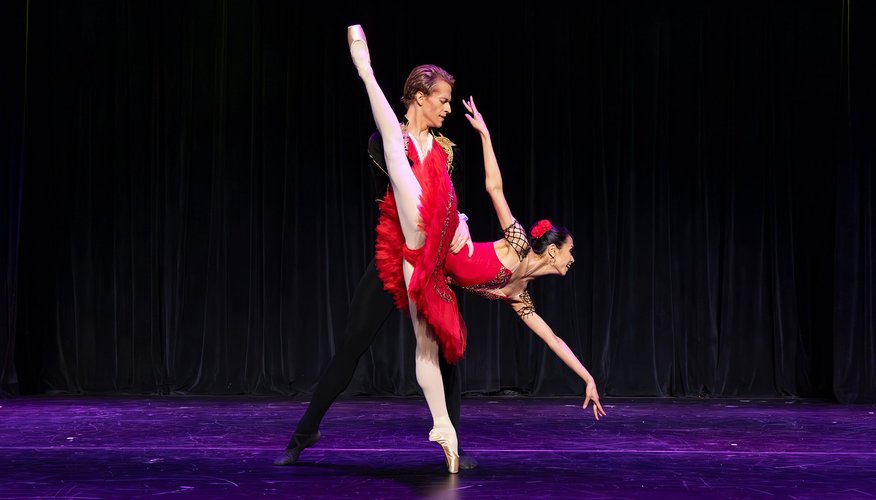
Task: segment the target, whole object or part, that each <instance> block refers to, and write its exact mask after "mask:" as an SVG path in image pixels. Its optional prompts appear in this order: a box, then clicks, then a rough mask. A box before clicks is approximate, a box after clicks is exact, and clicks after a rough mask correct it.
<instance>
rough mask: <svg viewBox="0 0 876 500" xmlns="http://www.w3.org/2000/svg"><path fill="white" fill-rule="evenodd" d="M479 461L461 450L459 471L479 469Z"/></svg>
mask: <svg viewBox="0 0 876 500" xmlns="http://www.w3.org/2000/svg"><path fill="white" fill-rule="evenodd" d="M477 466H478V461H477V460H475V458H474V457H473V456H471V455H469V454H468V453H466V452H464V451H462V448H460V449H459V470H472V469H475V468H477Z"/></svg>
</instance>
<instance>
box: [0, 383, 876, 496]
mask: <svg viewBox="0 0 876 500" xmlns="http://www.w3.org/2000/svg"><path fill="white" fill-rule="evenodd" d="M581 402H582V400H580V399H565V398H562V399H519V398H517V399H510V398H488V397H478V398H464V399H463V401H462V413H463V415H462V424H461V429H460V442H461V444H462V446H463V448H465V449H466V450H467V452H469V453H470V454H471V455H473V456H474V457H475V458H476V459H477V460H478V462H479V464H480V465H479V467H478V468H477V469H474V470H470V471H460V473H459V474H458V475H450V474H447V472H446V468H445V467H444V456H443V455H442V453H441V450H440V448H439V447H438V446H437V445H435V444H433V443H430V442H429V441H428V440H427V434H428V431H429V427H430V418H429V413H428V410H427V408H426V403H425V401H424V400H422V399H346V400H342V401H339V402H337V403H336V404H335V406H333V407H332V409H331V410H330V411H329V413H328V415H327V416H326V419H325V421H324V422H323V426H322V429H321V431H322V440H321V441H320V442H319V443H317V444H316V445H315V446H314V447H313V448H310V449H308V450H306V451H305V452H304V453H302V455H301V459H300V461H299V463H298V464H297V465H295V466H291V467H276V466H273V465H272V464H271V462H272V460H273V459H274V457H276V456H278V455H279V454H280V453H281V452H282V450H283V448H284V447H285V445H286V443H287V441H288V439H289V435H290V433H291V431H292V429H293V426H294V424H295V422H297V420H298V417H299V416H300V415H301V414H302V413H303V412H304V409H305V408H306V404H307V402H306V401H285V400H282V399H278V398H255V397H245V396H237V397H193V396H174V397H145V396H144V397H122V396H118V397H94V396H81V397H76V396H39V397H32V396H31V397H20V398H15V399H7V400H0V456H2V461H0V497H2V498H47V497H50V498H72V497H76V498H80V499H82V498H136V497H156V496H164V495H171V497H173V498H180V497H186V498H205V497H206V498H229V497H231V498H235V497H273V498H362V499H365V498H368V499H370V498H425V497H430V498H515V499H516V498H551V499H553V498H655V497H663V498H768V497H778V498H824V497H827V498H872V497H874V496H876V415H874V412H876V406H874V405H840V404H836V403H830V402H822V401H811V400H760V399H750V400H748V399H746V400H723V399H722V400H715V399H711V400H691V399H620V398H603V406H604V407H605V409H606V411H607V412H608V416H607V417H605V418H603V419H602V420H601V421H599V422H595V421H594V420H593V416H592V413H591V412H585V411H584V410H582V409H581V408H580V404H581Z"/></svg>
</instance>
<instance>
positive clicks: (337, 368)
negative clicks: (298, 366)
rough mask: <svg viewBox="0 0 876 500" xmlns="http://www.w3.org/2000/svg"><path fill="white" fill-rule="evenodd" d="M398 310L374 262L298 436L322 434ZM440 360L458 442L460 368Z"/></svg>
mask: <svg viewBox="0 0 876 500" xmlns="http://www.w3.org/2000/svg"><path fill="white" fill-rule="evenodd" d="M394 310H396V308H395V304H393V301H392V296H391V295H389V294H388V293H386V292H385V291H384V290H383V282H381V281H380V277H379V276H378V275H377V268H376V267H374V260H373V259H372V260H371V264H369V265H368V269H366V270H365V274H364V275H363V276H362V279H360V280H359V284H358V285H357V286H356V292H355V293H354V294H353V301H352V302H351V303H350V315H349V316H348V318H347V328H346V332H345V333H346V336H345V337H346V340H345V341H344V343H343V345H341V348H340V349H338V351H337V352H336V353H335V355H334V357H333V358H332V359H331V361H330V362H329V365H328V368H327V369H326V372H325V374H323V376H322V378H321V379H320V381H319V384H317V386H316V391H315V392H314V393H313V399H312V400H311V401H310V405H309V406H308V407H307V411H305V412H304V416H302V417H301V420H299V421H298V427H297V428H296V429H295V432H296V433H299V434H310V433H313V432H316V431H317V430H319V424H320V422H322V419H323V417H324V416H325V413H326V412H327V411H328V409H329V407H330V406H331V405H332V403H334V402H335V400H336V399H337V398H338V396H340V394H341V393H342V392H344V389H346V388H347V386H348V385H350V380H352V379H353V372H354V371H355V370H356V365H357V364H358V363H359V358H361V357H362V355H363V354H365V351H366V350H368V346H370V345H371V343H372V342H374V337H375V336H376V335H377V332H378V331H379V330H380V327H381V326H383V323H384V322H385V321H386V319H387V318H388V317H389V315H390V314H391V313H392V311H394ZM438 360H439V363H440V367H441V377H442V379H443V380H444V399H445V400H446V402H447V412H448V414H449V416H450V422H451V423H452V424H453V427H454V428H455V429H456V434H457V438H458V436H459V405H460V391H461V384H460V380H459V365H455V364H454V365H451V364H448V363H447V362H446V361H445V360H444V356H438ZM293 441H294V438H293ZM293 446H294V444H293Z"/></svg>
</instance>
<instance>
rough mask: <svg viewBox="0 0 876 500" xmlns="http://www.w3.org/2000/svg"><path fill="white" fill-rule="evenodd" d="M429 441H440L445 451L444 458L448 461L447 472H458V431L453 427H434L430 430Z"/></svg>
mask: <svg viewBox="0 0 876 500" xmlns="http://www.w3.org/2000/svg"><path fill="white" fill-rule="evenodd" d="M429 441H432V442H433V443H438V444H439V445H440V446H441V449H442V450H443V451H444V459H445V460H446V461H447V472H450V473H451V474H456V473H457V472H459V452H458V451H457V444H456V431H455V430H454V429H453V427H449V428H447V427H441V428H439V427H434V428H432V430H431V431H429Z"/></svg>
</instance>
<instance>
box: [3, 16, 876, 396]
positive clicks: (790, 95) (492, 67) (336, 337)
mask: <svg viewBox="0 0 876 500" xmlns="http://www.w3.org/2000/svg"><path fill="white" fill-rule="evenodd" d="M471 8H472V7H471V5H468V4H464V3H455V2H449V3H439V4H421V5H418V4H412V3H410V2H393V3H380V4H378V5H370V6H368V7H367V8H366V7H365V6H364V2H358V3H352V2H322V3H312V4H307V5H305V4H303V3H300V2H288V1H267V0H263V1H228V0H212V1H198V0H187V1H178V2H177V1H173V2H171V1H160V2H151V1H138V2H135V1H129V2H118V1H111V0H93V1H63V2H62V1H39V0H30V1H27V0H17V1H15V2H6V3H5V4H4V7H3V9H4V11H5V12H6V13H8V15H6V16H4V17H5V21H4V24H8V25H9V26H8V28H9V29H7V30H4V34H3V42H4V46H3V48H4V50H3V61H2V68H3V72H4V74H5V75H6V76H5V77H4V80H5V83H6V85H5V86H6V90H4V91H3V92H4V94H3V101H2V106H3V108H2V118H0V120H2V124H3V131H4V136H3V138H2V147H3V150H2V153H3V160H2V161H3V163H4V170H3V175H2V176H0V179H2V182H3V185H2V192H3V193H4V198H3V200H2V204H0V206H2V208H3V212H2V216H3V217H2V224H3V226H2V229H3V233H4V234H5V235H6V237H7V240H6V241H5V245H3V250H2V252H3V253H2V259H3V260H2V264H3V271H2V272H3V277H4V280H3V282H4V284H5V288H4V289H3V290H2V291H0V294H2V298H3V304H4V307H3V308H2V319H3V320H4V321H3V323H2V325H0V348H2V349H3V351H2V352H0V375H2V378H0V384H2V386H0V387H2V390H3V391H4V393H6V394H32V393H56V392H60V393H107V394H127V393H133V394H155V393H158V394H171V393H176V394H276V395H285V396H301V397H305V396H306V395H308V394H309V393H310V392H311V391H312V390H313V388H314V385H315V383H316V382H317V381H318V379H319V376H320V374H321V372H322V370H324V368H325V367H326V365H327V363H328V360H329V359H330V357H331V355H332V353H333V352H334V351H335V350H336V349H337V347H338V346H339V345H340V343H341V342H343V340H344V339H343V327H344V325H345V322H346V314H347V306H348V302H349V300H350V298H351V295H352V292H353V290H354V289H355V286H356V283H357V280H358V278H359V276H360V275H361V274H362V272H363V271H364V268H365V266H366V265H367V264H368V262H369V260H370V259H371V256H372V254H373V237H374V232H373V228H374V225H375V222H376V205H375V202H374V200H375V198H376V197H377V195H378V194H377V193H376V192H375V189H374V187H373V185H372V181H371V174H370V172H369V168H370V167H369V162H368V159H367V156H366V143H367V138H368V136H369V135H370V133H371V132H372V130H373V127H374V126H373V121H372V119H371V116H370V112H369V110H368V107H367V100H366V96H365V93H364V90H363V88H362V85H361V83H360V82H359V80H358V78H357V77H356V73H355V71H354V69H353V67H352V64H351V62H350V59H349V55H348V52H347V47H346V39H345V29H346V26H347V25H348V24H353V23H361V24H363V25H364V27H365V29H366V33H367V34H368V36H369V44H370V47H371V51H372V56H373V60H374V65H375V68H376V72H377V75H378V78H379V80H380V81H381V83H382V85H383V87H384V89H385V90H386V91H387V93H388V94H389V95H390V96H391V97H393V98H394V97H396V96H400V94H401V87H402V84H403V81H404V78H405V77H406V75H407V73H408V71H409V70H410V69H411V68H412V67H413V66H415V65H417V64H421V63H425V62H431V63H436V64H439V65H441V66H443V67H445V68H447V69H448V70H450V71H451V72H452V73H454V74H455V75H456V77H457V86H456V88H455V90H454V98H455V99H454V106H455V107H454V111H455V113H454V114H453V115H452V117H451V119H450V120H449V121H448V122H447V124H446V125H445V127H444V128H445V130H444V132H445V133H446V134H447V135H448V136H450V137H451V139H453V140H454V141H456V142H457V143H458V144H459V145H460V147H461V149H462V151H463V153H464V154H463V157H464V161H463V163H464V165H463V169H464V170H463V175H462V177H463V179H462V183H461V184H460V185H459V186H458V190H459V192H460V197H461V200H462V204H461V206H462V210H463V211H465V212H466V213H467V214H468V215H469V216H470V221H469V224H470V227H471V230H472V233H473V236H474V237H475V239H476V240H481V241H482V240H488V239H495V238H497V237H499V234H500V232H499V228H498V227H497V221H496V217H495V214H494V213H493V211H492V207H491V204H490V202H489V199H488V197H487V196H486V194H485V192H484V190H483V170H482V161H481V150H480V141H479V140H478V139H477V136H476V134H475V133H474V132H473V131H472V130H471V129H470V126H469V125H468V123H467V122H466V120H465V118H464V117H463V116H462V115H463V113H464V110H463V108H462V106H461V104H459V101H460V100H461V98H462V97H465V96H468V95H474V96H475V97H476V99H477V101H478V104H479V107H480V108H481V111H482V112H483V113H484V115H485V117H486V119H487V121H488V124H489V125H490V126H491V130H492V133H493V134H492V135H493V139H494V143H495V145H496V147H497V152H498V156H499V161H500V164H501V166H502V169H503V175H504V178H505V186H506V193H507V196H508V199H509V201H510V204H511V206H512V209H513V210H514V212H515V214H516V215H517V216H518V218H519V219H521V220H522V221H523V222H524V223H525V224H526V225H528V224H531V223H532V222H534V221H535V220H537V219H540V218H543V217H549V218H551V219H552V220H554V221H556V222H558V223H562V224H564V225H566V226H568V227H569V228H570V229H571V230H572V231H573V234H574V237H575V242H576V264H575V266H574V267H573V269H572V272H571V273H570V274H569V275H568V276H567V277H566V278H558V277H554V278H547V279H543V280H540V281H538V282H535V283H534V284H533V286H532V295H533V298H534V300H535V303H536V307H537V309H538V310H539V312H540V313H541V314H542V315H543V316H544V317H545V319H546V320H547V321H548V323H549V324H551V325H552V326H553V328H554V329H555V331H556V332H557V333H558V334H559V335H560V336H561V337H563V338H564V339H565V340H566V342H567V343H568V344H569V346H570V347H571V348H572V350H573V351H575V353H576V354H577V355H578V356H579V357H580V358H581V359H582V360H583V361H584V362H585V364H586V365H587V366H588V367H589V369H590V370H591V372H592V373H593V374H594V375H595V376H596V378H597V381H598V383H599V386H600V389H601V391H602V392H603V393H604V394H607V395H614V396H697V397H722V396H781V397H785V396H794V397H810V396H812V397H832V398H836V399H837V400H839V401H841V402H864V401H874V400H876V352H874V350H876V347H874V344H876V317H874V305H876V297H874V292H876V283H874V270H873V266H874V228H876V221H874V208H873V201H874V196H873V194H874V187H876V180H874V176H873V173H872V171H873V161H874V140H873V138H874V131H876V128H874V119H873V117H874V115H876V104H874V98H873V95H872V89H873V88H876V81H874V67H873V66H874V60H876V59H874V56H876V54H874V47H876V43H874V42H876V40H874V35H872V34H869V33H872V32H873V30H872V29H871V28H872V26H873V24H874V22H876V7H874V4H873V2H864V1H853V0H845V1H827V0H825V1H821V2H795V1H790V0H788V1H777V2H738V1H732V2H731V1H722V2H699V1H693V0H690V1H670V0H664V1H653V0H624V1H619V2H615V1H584V2H577V3H575V5H572V6H571V7H563V8H560V7H558V6H557V5H555V4H553V3H551V2H534V3H533V2H511V3H506V4H503V6H502V7H501V8H499V9H490V10H489V11H486V10H484V11H477V10H475V11H474V12H473V11H472V10H471ZM868 32H869V33H868ZM461 299H462V307H463V310H464V311H463V312H464V315H465V317H466V320H467V323H468V326H469V347H468V350H467V352H466V358H465V360H464V361H463V362H462V370H463V376H464V379H463V390H464V391H465V392H466V393H468V394H477V393H495V392H498V391H511V393H517V394H526V395H540V396H545V395H574V394H582V393H583V387H582V384H581V382H580V381H579V380H577V379H576V377H575V376H574V374H573V373H572V372H571V371H570V370H569V369H568V368H566V367H565V365H563V364H562V363H561V362H560V361H559V360H558V359H556V357H555V356H554V355H553V354H552V353H551V352H550V351H549V350H548V349H546V348H545V346H544V345H543V344H542V343H541V342H540V341H539V340H538V339H537V338H536V337H535V336H534V335H533V334H532V333H531V332H530V331H528V330H527V329H526V328H524V327H523V326H522V323H521V322H520V321H519V320H518V319H517V318H516V316H515V315H514V314H513V312H512V311H511V310H510V308H509V307H507V306H506V305H504V304H500V303H492V302H487V301H486V300H484V299H481V298H479V297H475V296H462V297H461ZM413 350H414V339H413V334H412V332H411V331H410V325H409V320H408V319H407V318H406V317H405V316H403V315H401V314H395V315H393V316H392V317H391V319H390V321H389V322H388V324H387V325H386V326H385V327H384V329H383V331H382V332H381V333H380V335H379V336H378V337H377V340H376V342H375V343H374V345H373V347H372V349H371V350H370V351H369V352H368V354H367V355H366V356H365V357H364V358H363V361H362V363H360V366H359V369H358V372H357V375H356V377H355V378H354V381H353V384H352V385H351V387H350V390H349V394H372V395H398V396H408V395H416V394H418V387H417V384H416V380H415V375H414V370H413Z"/></svg>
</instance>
